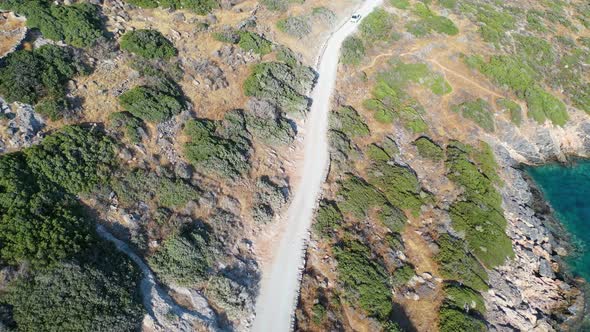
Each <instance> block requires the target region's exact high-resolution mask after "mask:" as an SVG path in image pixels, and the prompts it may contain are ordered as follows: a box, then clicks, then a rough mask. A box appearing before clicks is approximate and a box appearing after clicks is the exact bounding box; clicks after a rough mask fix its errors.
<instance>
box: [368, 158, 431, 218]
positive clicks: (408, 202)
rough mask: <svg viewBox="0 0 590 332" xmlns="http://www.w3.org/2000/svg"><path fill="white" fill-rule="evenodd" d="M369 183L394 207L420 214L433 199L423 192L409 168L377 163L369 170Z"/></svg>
mask: <svg viewBox="0 0 590 332" xmlns="http://www.w3.org/2000/svg"><path fill="white" fill-rule="evenodd" d="M367 179H368V182H369V183H370V184H371V185H373V186H375V188H378V189H379V190H380V191H381V192H382V193H383V194H384V195H385V197H386V198H387V200H388V201H389V202H390V203H391V204H392V205H394V206H396V207H398V208H400V209H403V210H409V211H411V212H412V214H414V215H416V216H417V215H419V214H420V208H421V207H422V205H423V204H424V203H425V202H428V201H429V200H430V199H431V197H430V195H429V194H427V193H425V192H423V191H422V187H421V186H420V182H418V178H417V177H416V175H415V174H414V173H413V172H412V171H411V170H410V169H408V168H406V167H403V166H399V165H391V164H388V163H386V162H376V163H374V165H373V166H372V167H371V168H370V169H369V170H368V178H367Z"/></svg>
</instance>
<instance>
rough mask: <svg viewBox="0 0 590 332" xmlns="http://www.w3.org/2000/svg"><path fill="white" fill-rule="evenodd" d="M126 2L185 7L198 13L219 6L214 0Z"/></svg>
mask: <svg viewBox="0 0 590 332" xmlns="http://www.w3.org/2000/svg"><path fill="white" fill-rule="evenodd" d="M125 1H126V2H128V3H130V4H132V5H135V6H138V7H141V8H158V7H162V8H168V9H173V10H175V9H187V10H190V11H193V12H195V13H197V14H199V15H205V14H207V13H210V12H211V11H212V10H213V9H215V8H217V7H219V3H218V2H217V1H216V0H125Z"/></svg>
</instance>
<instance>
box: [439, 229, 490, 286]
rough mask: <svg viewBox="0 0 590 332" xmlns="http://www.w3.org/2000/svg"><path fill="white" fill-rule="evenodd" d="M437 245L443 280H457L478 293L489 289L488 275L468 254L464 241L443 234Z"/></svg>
mask: <svg viewBox="0 0 590 332" xmlns="http://www.w3.org/2000/svg"><path fill="white" fill-rule="evenodd" d="M437 244H438V246H439V252H438V254H436V256H435V260H436V261H437V262H438V264H439V271H440V274H441V276H442V277H443V278H445V279H450V280H456V281H458V282H460V283H461V284H463V285H465V286H467V287H469V288H472V289H475V290H478V291H485V290H487V289H488V285H487V281H488V274H487V272H486V270H485V269H484V267H483V266H481V264H480V263H479V262H478V261H477V259H475V257H473V256H472V255H470V254H469V253H468V252H467V250H466V248H465V244H464V241H462V240H460V239H455V238H453V237H452V236H450V235H448V234H443V235H441V236H440V237H439V239H438V241H437Z"/></svg>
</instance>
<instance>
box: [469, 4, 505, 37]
mask: <svg viewBox="0 0 590 332" xmlns="http://www.w3.org/2000/svg"><path fill="white" fill-rule="evenodd" d="M473 8H474V10H475V16H476V19H477V20H478V21H479V22H480V23H482V25H481V26H480V29H479V31H480V33H481V35H482V37H483V39H484V40H485V41H487V42H491V43H498V42H500V41H501V40H502V39H503V38H504V37H505V34H506V31H508V30H512V29H515V28H516V18H515V17H514V16H513V15H512V14H511V13H510V12H509V11H508V10H504V9H500V10H498V8H495V7H493V6H491V5H489V4H478V5H477V6H473Z"/></svg>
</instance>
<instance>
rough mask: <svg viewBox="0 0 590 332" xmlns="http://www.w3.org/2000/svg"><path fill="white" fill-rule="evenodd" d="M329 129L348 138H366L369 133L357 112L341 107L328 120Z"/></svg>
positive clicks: (348, 107) (350, 108)
mask: <svg viewBox="0 0 590 332" xmlns="http://www.w3.org/2000/svg"><path fill="white" fill-rule="evenodd" d="M330 128H332V129H333V130H338V131H341V132H343V133H344V134H346V135H347V136H348V137H350V138H354V137H364V136H368V135H369V134H370V133H371V132H370V131H369V127H368V126H367V125H366V124H365V121H364V120H363V118H362V117H361V116H360V115H359V114H358V112H357V111H356V110H355V109H354V108H352V107H350V106H347V107H341V108H340V109H339V110H338V112H334V113H332V115H331V118H330Z"/></svg>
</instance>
